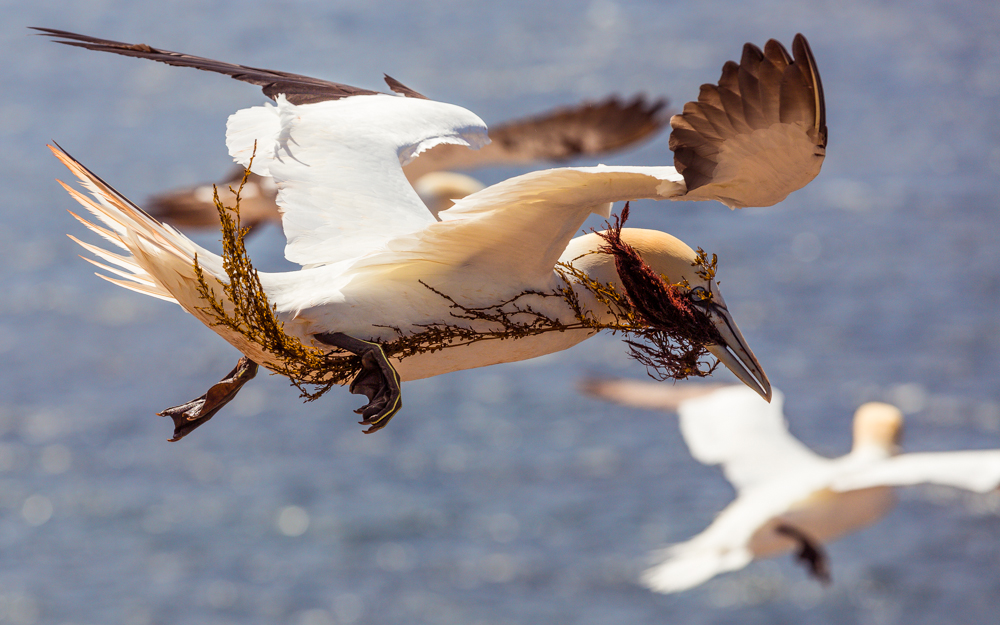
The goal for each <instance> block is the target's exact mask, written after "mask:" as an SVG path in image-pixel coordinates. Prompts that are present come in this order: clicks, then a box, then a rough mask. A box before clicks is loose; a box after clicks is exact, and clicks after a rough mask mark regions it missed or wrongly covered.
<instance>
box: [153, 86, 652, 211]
mask: <svg viewBox="0 0 1000 625" xmlns="http://www.w3.org/2000/svg"><path fill="white" fill-rule="evenodd" d="M666 105H667V102H666V100H664V99H657V100H653V101H647V100H646V98H645V97H643V96H641V95H637V96H635V97H633V98H631V99H628V100H624V101H623V100H622V99H620V98H618V97H617V96H611V97H609V98H606V99H604V100H601V101H598V102H583V103H581V104H578V105H576V106H566V107H559V108H556V109H554V110H551V111H547V112H545V113H542V114H540V115H533V116H531V117H525V118H520V119H515V120H511V121H507V122H504V123H502V124H499V125H496V126H492V125H491V126H490V128H489V137H490V143H489V144H487V145H484V146H482V147H481V148H479V149H478V150H470V149H468V148H467V147H466V146H463V145H454V144H447V143H443V144H439V145H436V146H434V147H432V148H430V149H428V150H425V151H424V152H423V153H422V154H421V155H420V158H418V159H415V160H412V161H410V162H409V163H407V164H406V165H405V166H404V167H403V172H404V173H405V174H406V177H407V179H409V180H410V182H411V183H412V184H413V187H414V188H415V189H416V190H417V194H418V195H419V196H420V199H422V200H423V201H424V203H425V204H427V208H428V209H430V211H431V213H433V214H434V215H437V214H438V213H439V212H441V211H442V210H446V209H448V208H450V207H451V206H452V204H453V203H454V201H455V200H457V199H459V198H463V197H465V196H466V195H469V194H471V193H475V192H476V191H479V190H480V189H482V188H483V185H482V183H480V182H479V181H478V180H476V179H475V178H472V177H470V176H467V175H463V174H459V173H455V172H454V171H452V170H466V169H476V168H480V167H488V166H491V165H527V164H529V163H535V162H539V161H550V162H559V161H566V160H569V159H571V158H576V157H582V156H599V155H602V154H607V153H610V152H614V151H617V150H620V149H623V148H625V147H627V146H632V145H635V144H637V143H639V142H641V141H643V140H646V139H649V138H651V137H652V136H654V135H655V134H656V133H658V132H659V131H660V129H661V128H663V126H664V125H666V123H667V117H666V115H664V113H663V110H664V108H665V107H666ZM244 172H245V170H244V169H243V168H242V167H239V168H237V169H236V170H235V171H233V172H232V173H231V174H230V175H229V177H228V178H227V179H226V180H225V181H222V182H219V183H217V184H203V185H196V186H193V187H187V188H183V189H177V190H174V191H168V192H165V193H162V194H159V195H155V196H153V197H151V198H150V199H149V202H148V203H147V205H146V210H147V211H148V212H149V214H150V215H152V216H153V217H155V218H157V219H158V220H160V221H165V222H167V223H169V224H171V225H172V226H177V227H180V228H188V227H190V228H206V227H212V228H218V227H219V212H218V210H217V209H216V207H215V202H214V192H215V189H218V190H219V193H220V196H221V198H222V200H223V201H224V202H229V203H232V194H231V193H230V191H229V189H230V188H235V187H238V186H239V185H240V182H241V180H242V178H243V174H244ZM277 195H278V186H277V185H276V184H274V180H273V179H271V178H267V177H263V176H258V175H256V174H251V175H250V177H249V178H248V180H247V182H246V184H245V185H244V187H243V193H242V198H241V202H240V217H241V220H242V223H243V225H244V226H245V227H248V228H253V227H254V226H255V225H257V224H260V223H264V222H275V223H280V222H281V213H280V212H279V210H278V204H277Z"/></svg>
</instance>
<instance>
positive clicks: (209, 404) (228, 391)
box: [156, 356, 257, 443]
mask: <svg viewBox="0 0 1000 625" xmlns="http://www.w3.org/2000/svg"><path fill="white" fill-rule="evenodd" d="M255 375H257V363H255V362H254V361H252V360H250V359H249V358H247V357H246V356H243V357H242V358H240V361H239V362H238V363H236V367H234V368H233V370H232V371H230V372H229V373H228V374H226V377H224V378H222V380H220V381H219V383H218V384H215V385H213V386H212V388H210V389H208V391H206V392H205V394H204V395H202V396H201V397H198V398H196V399H192V400H191V401H189V402H187V403H185V404H181V405H180V406H174V407H173V408H167V409H166V410H164V411H163V412H158V413H156V414H157V415H158V416H160V417H170V418H171V419H173V420H174V437H173V438H171V439H169V440H170V442H171V443H173V442H176V441H179V440H181V439H182V438H184V437H185V436H187V435H188V434H190V433H191V431H192V430H194V429H195V428H197V427H198V426H200V425H201V424H203V423H205V422H206V421H208V420H209V419H211V418H212V417H214V416H215V413H217V412H219V409H220V408H222V407H223V406H225V405H226V404H228V403H229V402H231V401H232V400H233V398H234V397H236V394H237V393H239V392H240V389H241V388H243V385H244V384H246V383H247V382H249V381H250V380H252V379H253V377H254V376H255Z"/></svg>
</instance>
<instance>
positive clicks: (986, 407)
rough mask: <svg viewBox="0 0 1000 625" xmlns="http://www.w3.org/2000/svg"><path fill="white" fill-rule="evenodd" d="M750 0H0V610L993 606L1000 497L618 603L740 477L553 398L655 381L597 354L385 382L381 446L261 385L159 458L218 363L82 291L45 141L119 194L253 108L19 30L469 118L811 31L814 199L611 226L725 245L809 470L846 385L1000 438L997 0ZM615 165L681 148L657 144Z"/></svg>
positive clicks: (271, 617) (954, 501)
mask: <svg viewBox="0 0 1000 625" xmlns="http://www.w3.org/2000/svg"><path fill="white" fill-rule="evenodd" d="M206 4H207V5H208V6H207V7H206V6H204V5H206ZM749 4H750V3H742V2H740V3H737V2H732V3H730V2H721V1H705V2H683V3H672V4H671V3H665V2H630V3H626V2H621V3H614V2H611V1H609V0H595V1H594V2H590V3H587V2H582V3H569V2H546V3H540V2H506V3H498V2H407V3H401V2H400V3H396V2H375V1H372V2H367V3H364V5H363V8H362V5H361V4H360V3H358V4H356V3H349V2H336V1H331V0H323V1H322V2H319V1H313V2H282V3H274V5H273V6H271V7H269V8H262V7H256V6H254V4H253V3H245V2H243V3H239V2H215V3H195V2H178V3H148V2H135V1H131V2H117V1H114V0H104V1H89V2H87V1H78V2H74V3H52V4H51V5H50V6H42V5H41V3H34V4H31V5H29V4H28V3H23V2H19V3H12V2H5V3H4V7H3V15H4V19H3V20H2V21H0V49H2V51H3V58H4V62H3V65H2V67H3V68H2V69H0V84H2V85H3V88H4V94H5V97H4V98H3V99H2V101H0V137H2V139H0V145H2V146H3V149H2V150H0V176H2V181H0V183H2V189H3V192H4V197H3V201H2V202H0V267H2V270H0V292H2V293H3V295H2V296H0V362H2V364H0V367H2V371H3V374H2V375H0V432H2V438H0V623H14V624H18V625H32V624H35V623H39V624H42V623H46V624H47V623H53V624H66V625H68V624H70V623H72V624H74V625H87V624H109V623H122V624H126V625H150V624H160V623H164V624H166V623H169V624H181V623H184V624H187V623H199V624H200V623H212V624H223V623H292V624H298V625H329V624H338V625H342V624H347V625H349V624H352V623H401V624H402V623H406V624H420V623H434V624H449V623H455V624H459V623H461V624H463V625H465V624H469V625H475V624H478V625H493V624H537V623H579V624H590V623H593V624H598V623H600V624H605V623H663V622H685V623H713V624H714V623H739V624H741V625H742V624H747V623H799V622H807V623H844V622H858V623H906V624H915V623H942V622H962V623H993V622H995V618H996V614H997V613H1000V496H998V495H996V494H994V495H990V496H972V495H969V494H966V493H960V492H956V491H950V490H943V489H931V488H915V489H909V490H904V491H902V492H901V497H900V499H901V501H900V505H899V507H898V508H897V509H896V511H894V512H893V513H892V514H891V515H890V516H889V517H888V519H886V521H885V522H883V523H881V524H880V525H877V526H875V527H873V528H871V529H868V530H866V531H864V532H861V533H859V534H856V535H853V536H850V537H847V538H845V539H843V540H841V541H839V542H837V543H834V544H833V545H831V546H830V555H831V558H832V566H833V577H834V583H833V585H832V586H830V587H829V588H823V587H821V586H819V585H817V584H815V583H814V582H812V581H810V580H808V579H807V578H806V577H805V575H804V573H803V571H802V570H801V569H799V568H798V567H796V566H794V564H793V563H792V562H791V561H790V559H788V558H783V559H778V560H772V561H765V562H758V563H754V564H752V565H751V566H750V567H748V568H747V569H745V570H743V571H740V572H737V573H734V574H730V575H726V576H723V577H720V578H717V579H715V580H713V581H711V582H709V583H707V584H705V585H703V586H701V587H700V588H697V589H695V590H692V591H690V592H686V593H683V594H679V595H674V596H659V595H654V594H651V593H649V592H647V591H646V590H644V589H643V588H641V587H639V586H637V585H636V583H635V579H636V577H637V574H638V572H639V571H640V570H641V569H642V566H643V563H644V562H645V558H646V554H647V553H648V552H649V551H650V550H651V549H653V548H656V547H658V546H660V545H662V544H664V543H666V542H673V541H679V540H684V539H686V538H687V537H689V536H691V535H693V534H694V533H697V532H698V531H700V530H701V529H702V528H703V527H704V526H705V525H707V524H708V523H709V522H710V521H711V519H712V518H713V516H714V514H715V513H716V512H717V511H719V510H720V509H721V508H722V507H723V506H725V504H726V503H727V502H728V501H729V500H730V498H731V497H732V491H731V489H730V487H729V486H728V485H727V484H726V482H725V481H724V480H723V478H722V476H721V474H720V473H719V472H718V471H717V470H715V469H712V468H706V467H703V466H701V465H699V464H697V463H696V462H695V461H693V460H692V459H691V458H690V456H689V455H688V453H687V451H686V449H685V447H684V445H683V443H682V442H681V441H680V437H679V434H678V431H677V425H676V419H675V418H674V417H673V416H672V415H669V414H660V413H651V412H640V411H634V410H628V409H624V408H619V407H616V406H613V405H609V404H605V403H601V402H597V401H594V400H591V399H589V398H587V397H584V396H582V395H581V394H580V393H579V392H578V391H577V388H576V384H577V381H578V380H579V379H580V378H582V377H584V376H587V375H613V376H629V377H641V376H642V375H643V371H642V369H641V368H640V367H639V366H637V365H636V364H635V363H632V362H630V361H629V360H628V359H627V358H626V357H625V349H624V348H623V346H622V345H621V343H620V342H619V341H618V340H617V339H615V338H611V337H609V338H599V339H595V340H592V341H588V342H587V343H585V344H584V345H581V346H579V347H578V348H574V349H573V350H570V351H568V352H566V353H562V354H557V355H553V356H550V357H547V358H544V359H539V360H535V361H530V362H526V363H522V364H517V365H508V366H500V367H493V368H490V369H484V370H478V371H469V372H464V373H459V374H452V375H448V376H444V377H441V378H434V379H430V380H426V381H422V382H417V383H410V384H407V385H406V386H405V387H404V392H405V397H404V399H405V403H406V408H405V411H404V412H403V413H402V414H401V415H399V416H398V417H397V418H396V419H395V420H394V421H393V423H392V424H391V426H390V427H389V428H387V429H386V430H385V431H383V432H380V433H379V434H377V435H374V436H362V435H361V433H360V429H361V428H360V426H358V425H356V424H355V423H354V419H353V418H352V417H353V416H354V415H352V413H351V412H350V409H352V408H354V407H356V406H357V405H358V403H359V402H358V399H359V398H357V397H355V396H351V395H349V394H348V393H347V392H346V391H342V392H333V393H331V394H330V395H329V396H328V397H325V398H323V399H322V400H321V401H319V402H317V403H313V404H302V403H301V402H300V401H299V399H298V398H297V397H296V392H295V391H294V389H291V388H289V387H288V386H287V385H286V384H285V383H284V382H283V381H282V380H281V379H278V378H274V377H269V376H264V375H262V376H260V377H259V378H258V379H257V380H255V381H254V383H253V384H252V385H250V386H248V387H247V388H246V389H245V390H244V392H243V394H242V395H241V396H240V397H239V398H238V401H237V402H235V403H234V404H233V405H232V406H231V407H230V409H228V410H227V412H226V413H224V414H223V415H220V416H219V417H218V418H216V419H215V420H213V421H212V422H211V423H210V424H208V425H207V426H206V427H204V428H202V429H201V430H199V431H197V432H196V433H195V434H194V435H192V436H191V437H190V438H188V439H185V440H184V441H183V442H181V443H177V444H168V443H166V442H165V441H166V439H167V438H168V436H169V434H170V427H169V423H167V422H166V420H165V419H159V418H157V417H155V416H153V413H154V412H155V411H156V410H158V409H161V408H163V407H165V406H168V405H172V404H174V403H177V402H179V401H181V400H185V399H188V398H189V397H190V396H193V395H195V394H197V393H200V392H202V391H203V390H204V388H205V387H206V384H207V383H210V382H212V381H213V380H216V379H218V377H219V376H220V375H221V374H222V373H225V372H226V371H228V370H229V368H230V367H231V366H232V364H233V363H234V362H235V359H236V354H235V352H234V351H233V350H232V349H231V348H229V347H228V346H227V345H226V344H225V343H223V342H222V341H221V339H218V338H217V337H216V336H215V335H214V334H213V333H212V332H211V331H209V330H207V329H206V328H204V327H202V326H201V325H200V324H197V323H195V322H194V321H193V320H192V319H191V318H189V317H188V316H187V315H186V314H184V313H183V312H182V311H181V310H180V309H179V308H177V307H176V306H173V305H170V304H167V303H164V302H160V301H157V300H153V299H150V298H144V297H142V296H140V295H137V294H133V293H129V292H126V291H124V290H122V289H119V288H117V287H115V286H113V285H110V284H107V283H105V282H102V281H100V280H98V279H97V278H95V277H93V276H92V275H91V273H92V271H91V269H92V268H91V267H90V266H89V265H87V264H86V263H83V262H82V261H80V260H79V259H77V257H76V256H77V254H78V253H80V252H81V250H80V249H79V248H77V247H76V246H75V245H74V244H73V243H72V242H71V241H69V240H68V239H67V238H66V237H65V236H64V234H65V233H73V234H76V235H81V234H82V233H83V229H82V228H81V227H80V226H79V225H78V224H77V223H76V222H75V221H74V220H73V219H72V218H71V217H70V216H69V215H67V214H66V212H65V209H68V208H73V207H74V206H75V204H73V203H72V201H71V199H70V198H69V197H67V196H66V194H65V193H64V192H63V191H62V190H61V189H60V188H59V187H58V186H57V185H56V184H55V183H54V182H53V178H55V177H60V178H63V179H66V178H67V176H68V174H67V172H66V171H65V170H64V169H63V168H62V167H61V166H60V165H59V164H58V163H57V162H56V161H55V160H54V159H53V158H52V157H51V156H50V155H49V153H48V151H47V150H46V149H45V147H44V146H45V143H46V142H48V141H51V140H53V139H54V140H56V141H59V142H60V144H61V145H62V146H63V147H64V148H65V149H67V150H68V151H69V152H70V153H71V154H73V155H74V156H76V157H78V158H79V159H80V160H82V161H83V162H84V163H86V164H87V165H88V166H89V167H91V168H92V169H93V170H94V171H96V172H97V173H98V174H100V175H101V176H103V177H104V178H105V179H107V180H108V181H109V182H111V183H112V184H114V185H115V186H116V187H118V188H119V189H120V190H121V191H123V192H124V193H125V194H126V195H129V196H130V197H132V198H133V199H135V200H137V201H139V202H140V203H141V201H142V200H143V199H144V198H145V197H147V196H148V195H150V194H152V193H155V192H159V191H163V190H166V189H169V188H173V187H176V186H178V185H182V184H187V183H194V182H200V181H204V180H208V179H212V178H214V177H215V176H217V175H219V174H221V173H222V172H224V171H226V170H227V167H228V165H227V163H228V158H227V156H226V150H225V146H224V141H223V137H224V126H225V119H226V117H227V116H228V115H229V114H230V113H231V112H233V111H235V110H236V109H238V108H241V107H245V106H249V105H254V104H258V103H260V102H261V101H262V100H263V97H262V96H261V95H260V93H259V92H258V91H257V90H256V89H255V88H253V87H251V86H248V85H244V84H240V83H236V82H234V81H231V80H228V79H225V78H224V77H220V76H213V75H207V74H202V73H199V72H195V71H192V70H183V69H177V68H170V67H165V66H160V65H155V64H152V63H148V62H142V61H138V60H134V59H125V58H119V57H112V56H110V55H99V54H95V53H90V52H85V51H81V50H75V49H70V48H67V47H64V46H57V45H54V44H52V43H48V42H47V41H46V40H45V39H43V38H41V37H31V36H28V35H27V31H26V30H25V28H24V27H25V26H29V25H39V26H48V27H54V28H64V29H67V30H74V31H77V32H83V33H89V34H94V35H98V36H106V37H111V38H118V39H122V40H126V41H143V42H147V43H150V44H152V45H157V46H162V47H165V48H167V49H173V50H180V51H184V52H190V53H193V54H199V55H202V56H207V57H214V58H220V59H225V60H232V61H236V62H241V63H245V64H248V65H255V66H259V67H269V68H275V69H283V70H288V71H293V72H299V73H303V74H311V75H316V76H320V77H324V78H330V79H333V80H337V81H341V82H346V83H348V84H356V85H359V86H365V87H373V88H380V78H381V73H382V72H386V73H389V74H390V75H392V76H394V77H396V78H399V79H400V80H402V81H403V82H404V83H406V84H408V85H410V86H412V87H414V88H416V89H418V90H419V91H421V92H423V93H426V94H429V95H430V96H432V97H434V98H437V99H442V100H446V101H452V102H455V103H458V104H461V105H464V106H466V107H468V108H470V109H472V110H474V111H476V112H477V113H479V114H480V115H481V116H482V117H483V118H484V119H486V120H487V121H488V122H489V121H501V120H504V119H507V118H509V117H513V116H519V115H526V114H531V113H535V112H537V111H539V110H542V109H544V108H546V107H550V106H555V105H560V104H568V103H572V102H575V101H578V100H580V99H583V98H600V97H603V96H605V95H606V94H610V93H624V94H629V93H633V92H636V91H645V92H647V93H649V94H651V95H655V96H659V95H665V96H668V97H670V98H671V99H672V101H673V103H674V107H675V110H676V109H678V108H680V106H681V105H682V103H683V102H684V101H686V100H687V99H691V98H693V97H694V96H695V95H696V94H697V88H698V85H700V84H701V83H702V82H708V81H714V80H716V79H717V77H718V74H719V69H720V67H721V65H722V63H723V62H724V61H726V60H728V59H732V58H739V54H740V49H741V46H742V44H743V42H745V41H754V42H756V43H758V44H762V43H763V42H764V41H765V40H766V39H767V38H769V37H777V38H779V39H780V40H782V41H784V42H786V43H788V42H790V40H791V38H792V36H793V35H794V34H795V33H796V32H800V31H801V32H803V33H805V34H806V35H807V36H808V37H809V40H810V42H811V44H812V47H813V51H814V52H815V55H816V58H817V60H818V63H819V67H820V69H821V71H822V75H823V82H824V86H825V88H826V95H827V104H828V122H829V128H830V142H829V148H828V157H827V159H826V163H825V165H824V168H823V172H822V173H821V175H820V176H819V178H818V179H817V180H816V181H815V182H814V183H812V184H811V185H810V186H809V187H808V188H806V189H804V190H802V191H799V192H797V193H796V194H794V195H793V196H792V197H791V198H789V199H788V200H787V201H786V202H784V203H783V204H781V205H780V206H778V207H774V208H769V209H748V210H745V211H742V212H738V213H732V212H730V211H729V210H728V209H726V208H724V207H722V206H721V205H709V204H705V205H698V204H688V203H669V204H667V203H665V204H655V203H646V202H642V203H637V204H636V205H634V210H633V222H632V223H633V225H636V226H645V227H654V228H660V229H663V230H668V231H670V232H672V233H673V234H675V235H677V236H680V237H681V238H682V239H684V240H686V241H688V242H689V243H691V244H693V245H700V246H702V247H704V248H706V249H707V250H709V251H710V252H714V253H717V254H718V255H719V258H720V267H721V271H720V278H721V280H722V283H723V288H724V289H725V293H726V298H727V301H728V303H729V304H730V307H731V309H732V310H733V312H734V314H735V316H736V317H737V319H738V320H739V323H740V325H741V327H742V329H743V331H744V333H745V334H746V336H747V338H748V340H749V342H750V343H751V345H752V346H753V348H754V350H755V351H756V353H757V355H758V357H759V358H760V360H761V362H762V363H763V365H764V367H765V368H766V369H767V371H768V373H769V374H770V377H771V380H772V381H773V382H774V384H775V385H776V386H777V387H779V388H781V389H782V390H783V391H785V393H786V394H787V398H788V399H787V413H788V416H789V419H790V422H791V428H792V430H793V432H794V433H795V434H796V435H797V436H799V437H800V438H802V439H803V440H804V441H805V442H806V443H808V444H809V445H811V446H813V447H814V448H816V449H817V450H819V451H820V452H822V453H826V454H830V455H837V454H841V453H844V452H845V451H847V449H848V448H849V446H850V439H849V422H850V415H851V413H852V411H853V409H854V408H855V407H856V406H857V405H858V404H860V403H861V402H863V401H866V400H870V399H882V400H889V401H894V402H896V403H897V404H899V405H900V406H901V407H903V408H904V409H905V411H906V412H907V413H908V416H907V419H908V420H907V431H906V435H905V439H904V447H905V448H906V449H907V450H910V451H914V450H944V449H962V448H996V447H1000V382H998V376H997V372H998V370H1000V339H998V336H1000V313H998V307H1000V245H998V231H1000V228H998V226H1000V218H998V213H997V211H998V209H1000V206H998V201H997V199H996V194H995V191H994V189H995V184H996V181H997V179H998V175H1000V130H998V128H1000V5H998V4H996V3H992V2H974V1H969V2H964V3H959V2H940V3H935V2H871V1H860V0H839V1H837V2H832V1H823V0H816V1H808V0H796V1H794V2H791V1H771V2H758V3H754V6H753V7H750V6H748V5H749ZM605 160H606V162H609V163H612V162H613V163H629V164H642V165H654V164H669V163H671V162H672V159H671V155H670V152H669V149H668V147H667V140H666V136H661V137H659V138H658V139H656V140H655V141H653V142H650V143H648V144H646V145H645V146H643V147H642V148H640V149H638V150H636V151H633V152H631V153H629V154H627V155H617V156H614V157H612V158H608V159H605ZM514 173H518V171H515V170H503V171H499V170H493V171H485V172H481V177H482V178H483V180H484V181H486V182H495V181H497V180H500V179H502V178H503V177H505V176H508V175H511V174H514ZM215 238H216V237H214V236H213V235H204V236H202V237H200V238H199V241H200V242H203V243H212V242H213V240H214V239H215ZM281 247H282V238H281V235H280V232H278V231H277V230H270V231H267V232H264V233H262V236H260V237H258V238H257V239H256V240H255V241H254V242H253V243H252V245H251V253H252V254H253V255H254V258H255V259H256V260H258V262H259V263H260V264H261V265H262V266H265V267H268V266H272V267H279V266H282V263H283V261H282V260H281V258H280V256H281ZM717 377H719V378H720V379H726V380H733V378H732V377H731V376H730V375H729V374H728V373H723V372H720V373H719V375H718V376H717Z"/></svg>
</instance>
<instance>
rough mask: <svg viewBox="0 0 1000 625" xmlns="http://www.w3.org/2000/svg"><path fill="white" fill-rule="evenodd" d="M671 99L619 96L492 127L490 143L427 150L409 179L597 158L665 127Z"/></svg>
mask: <svg viewBox="0 0 1000 625" xmlns="http://www.w3.org/2000/svg"><path fill="white" fill-rule="evenodd" d="M666 105H667V101H666V100H664V99H662V98H661V99H657V100H653V101H647V100H646V98H644V97H643V96H641V95H638V96H635V97H633V98H632V99H631V100H628V101H624V102H623V101H622V100H620V99H619V98H618V97H617V96H612V97H609V98H607V99H605V100H602V101H600V102H583V103H581V104H578V105H575V106H565V107H560V108H557V109H554V110H552V111H549V112H546V113H542V114H540V115H536V116H532V117H526V118H522V119H515V120H511V121H508V122H505V123H502V124H499V125H493V126H491V127H490V140H491V143H490V144H489V145H488V146H485V147H483V148H482V149H480V150H477V151H475V152H471V151H469V150H466V149H463V148H461V147H458V146H453V145H442V146H438V147H436V148H433V149H431V150H428V151H427V152H425V153H424V154H422V155H421V156H420V158H418V159H416V160H414V161H413V162H412V163H410V164H409V165H408V166H407V167H406V175H407V177H408V178H409V179H410V180H416V179H417V178H419V177H420V176H422V175H424V174H426V173H429V172H432V171H442V170H449V169H474V168H477V167H487V166H490V165H515V164H526V163H533V162H536V161H557V162H558V161H566V160H569V159H571V158H576V157H581V156H596V155H598V154H606V153H608V152H613V151H615V150H620V149H622V148H625V147H628V146H631V145H634V144H636V143H638V142H640V141H642V140H644V139H648V138H650V137H652V136H653V135H655V134H656V133H657V132H659V131H660V129H661V128H663V126H664V125H666V123H667V120H666V116H665V115H664V114H663V109H664V108H665V107H666Z"/></svg>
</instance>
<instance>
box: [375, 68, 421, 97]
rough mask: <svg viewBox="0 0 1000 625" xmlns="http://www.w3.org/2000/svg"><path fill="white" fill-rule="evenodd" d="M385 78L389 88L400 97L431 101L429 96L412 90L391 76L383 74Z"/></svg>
mask: <svg viewBox="0 0 1000 625" xmlns="http://www.w3.org/2000/svg"><path fill="white" fill-rule="evenodd" d="M383 76H385V84H387V85H389V88H390V89H392V90H393V91H395V92H396V93H398V94H399V95H403V96H406V97H408V98H419V99H421V100H430V98H428V97H427V96H425V95H424V94H422V93H418V92H417V91H415V90H413V89H410V88H409V87H407V86H406V85H404V84H403V83H401V82H399V81H398V80H396V79H395V78H393V77H392V76H390V75H389V74H383Z"/></svg>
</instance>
